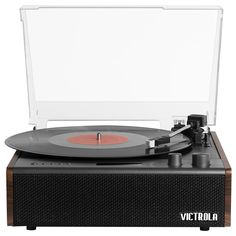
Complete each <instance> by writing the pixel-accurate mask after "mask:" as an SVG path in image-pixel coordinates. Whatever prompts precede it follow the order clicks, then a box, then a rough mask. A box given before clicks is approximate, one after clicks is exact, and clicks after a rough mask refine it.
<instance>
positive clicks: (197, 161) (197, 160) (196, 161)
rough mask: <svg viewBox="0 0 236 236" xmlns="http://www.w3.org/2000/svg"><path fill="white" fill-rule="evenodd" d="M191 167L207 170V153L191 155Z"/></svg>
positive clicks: (208, 162)
mask: <svg viewBox="0 0 236 236" xmlns="http://www.w3.org/2000/svg"><path fill="white" fill-rule="evenodd" d="M192 165H193V167H197V168H207V167H209V166H210V158H209V154H208V153H194V154H193V155H192Z"/></svg>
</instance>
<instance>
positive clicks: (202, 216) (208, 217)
mask: <svg viewBox="0 0 236 236" xmlns="http://www.w3.org/2000/svg"><path fill="white" fill-rule="evenodd" d="M180 216H181V220H183V221H217V219H218V215H217V214H216V213H207V212H188V213H180Z"/></svg>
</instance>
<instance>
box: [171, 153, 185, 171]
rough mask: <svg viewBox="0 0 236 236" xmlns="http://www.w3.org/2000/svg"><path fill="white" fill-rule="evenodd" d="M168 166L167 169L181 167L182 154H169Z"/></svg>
mask: <svg viewBox="0 0 236 236" xmlns="http://www.w3.org/2000/svg"><path fill="white" fill-rule="evenodd" d="M168 166H169V167H174V168H177V167H181V166H182V154H181V153H170V154H169V155H168Z"/></svg>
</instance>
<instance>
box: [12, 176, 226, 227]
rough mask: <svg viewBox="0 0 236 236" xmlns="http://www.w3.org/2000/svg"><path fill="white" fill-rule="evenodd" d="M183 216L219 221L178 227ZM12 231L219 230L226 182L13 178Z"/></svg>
mask: <svg viewBox="0 0 236 236" xmlns="http://www.w3.org/2000/svg"><path fill="white" fill-rule="evenodd" d="M181 212H210V213H217V214H218V221H217V222H204V221H201V222H200V221H182V220H181V217H180V213H181ZM14 225H35V226H40V225H41V226H42V225H44V226H47V225H53V226H56V225H62V226H76V225H80V226H223V225H224V176H221V175H212V176H209V175H208V176H207V175H200V176H199V175H155V174H149V175H147V174H137V175H135V174H132V175H131V174H79V175H76V174H54V175H52V174H50V175H49V174H34V175H29V174H15V175H14Z"/></svg>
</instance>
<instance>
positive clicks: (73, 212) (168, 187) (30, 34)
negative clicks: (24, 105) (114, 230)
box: [6, 6, 231, 230]
mask: <svg viewBox="0 0 236 236" xmlns="http://www.w3.org/2000/svg"><path fill="white" fill-rule="evenodd" d="M20 13H21V20H22V23H23V29H24V42H25V58H26V70H27V84H28V97H29V111H30V124H33V125H34V129H33V130H32V131H28V132H24V133H20V134H17V135H14V136H11V137H9V138H8V139H7V140H6V144H7V145H8V146H10V147H12V148H14V149H16V152H15V155H14V156H13V158H12V159H11V161H10V163H9V165H8V167H7V221H8V225H11V226H26V227H27V229H29V230H33V229H36V227H39V226H156V227H200V229H201V230H208V229H209V228H210V227H224V226H230V209H231V168H230V165H229V162H228V160H227V158H226V156H225V154H224V151H223V149H222V147H221V144H220V142H219V140H218V138H217V135H216V133H215V132H213V131H211V130H210V126H211V125H215V120H216V104H217V85H218V71H219V56H220V41H221V27H222V15H223V11H222V9H221V8H219V7H208V8H204V7H194V8H190V7H179V8H178V7H166V6H165V7H69V6H66V7H53V6H24V7H22V8H21V10H20ZM74 120H76V121H87V122H89V121H97V122H98V123H99V121H107V125H93V126H91V125H86V126H66V127H53V128H47V123H48V121H74ZM109 121H113V124H112V125H108V124H109ZM119 121H135V122H136V124H139V122H140V124H141V121H147V122H149V121H150V122H151V121H155V122H156V127H142V126H141V125H140V126H139V125H136V126H121V125H120V123H119Z"/></svg>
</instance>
